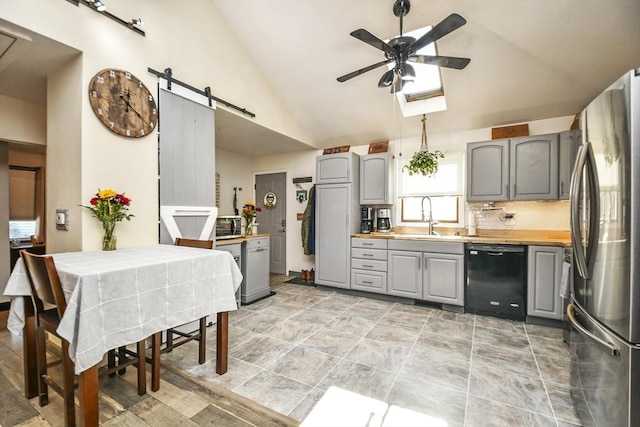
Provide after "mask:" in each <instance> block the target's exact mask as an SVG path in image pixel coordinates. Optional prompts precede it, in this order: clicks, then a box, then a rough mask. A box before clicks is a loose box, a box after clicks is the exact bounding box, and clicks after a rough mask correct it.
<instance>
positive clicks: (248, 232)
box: [244, 219, 253, 236]
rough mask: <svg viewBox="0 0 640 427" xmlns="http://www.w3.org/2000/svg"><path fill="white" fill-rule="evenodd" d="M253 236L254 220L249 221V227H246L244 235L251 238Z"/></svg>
mask: <svg viewBox="0 0 640 427" xmlns="http://www.w3.org/2000/svg"><path fill="white" fill-rule="evenodd" d="M252 234H253V220H252V219H251V220H247V225H246V226H245V227H244V235H245V236H251V235H252Z"/></svg>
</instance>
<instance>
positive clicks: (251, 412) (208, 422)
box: [0, 311, 299, 427]
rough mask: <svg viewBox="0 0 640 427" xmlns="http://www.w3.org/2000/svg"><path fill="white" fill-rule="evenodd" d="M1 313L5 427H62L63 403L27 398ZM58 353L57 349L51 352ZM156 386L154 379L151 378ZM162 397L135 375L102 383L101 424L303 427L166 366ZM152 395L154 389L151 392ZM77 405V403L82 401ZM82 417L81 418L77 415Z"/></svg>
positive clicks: (15, 345)
mask: <svg viewBox="0 0 640 427" xmlns="http://www.w3.org/2000/svg"><path fill="white" fill-rule="evenodd" d="M7 317H8V311H3V312H0V426H4V427H8V426H18V425H19V426H62V425H63V424H64V422H63V418H62V399H61V398H60V397H59V396H58V395H57V394H56V393H55V392H50V393H49V401H50V403H49V404H48V405H47V406H44V407H40V406H39V405H38V398H37V397H36V398H33V399H30V400H28V399H26V398H25V397H24V382H23V374H22V371H23V369H22V338H21V337H17V336H15V335H13V334H11V332H9V331H8V330H7V326H6V323H7ZM49 347H52V346H49ZM147 378H148V381H150V375H148V376H147ZM161 378H162V380H161V386H160V390H158V391H157V392H148V393H147V394H146V395H144V396H138V394H137V389H136V375H135V370H133V369H129V370H128V371H127V374H126V375H124V376H116V377H115V378H104V379H102V380H101V382H100V397H99V399H100V423H101V424H102V425H104V426H176V425H180V426H273V427H287V426H297V425H299V423H298V422H297V421H295V420H293V419H291V418H288V417H286V416H284V415H282V414H279V413H277V412H275V411H273V410H271V409H269V408H266V407H264V406H261V405H258V404H256V403H255V402H252V401H251V400H249V399H247V398H245V397H242V396H240V395H238V394H235V393H233V392H231V391H229V390H227V389H225V388H222V387H219V386H216V385H214V384H210V383H205V382H202V381H199V380H198V379H197V378H196V377H193V376H191V375H190V374H189V373H186V372H184V371H181V370H179V369H175V368H171V367H168V366H163V368H162V370H161ZM148 389H150V388H148ZM76 403H77V401H76ZM76 414H77V412H76Z"/></svg>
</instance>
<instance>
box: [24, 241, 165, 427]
mask: <svg viewBox="0 0 640 427" xmlns="http://www.w3.org/2000/svg"><path fill="white" fill-rule="evenodd" d="M20 256H21V257H22V259H23V261H24V266H25V271H26V274H27V278H28V280H29V285H30V286H31V301H32V302H33V308H34V315H35V320H36V357H37V367H38V395H39V403H40V406H45V405H47V404H48V403H49V387H51V388H52V389H53V390H54V391H56V392H57V393H58V394H60V395H61V396H62V397H63V399H64V420H65V425H66V426H74V425H75V406H74V389H75V388H76V385H75V384H74V363H73V361H72V360H71V358H70V357H69V342H68V341H67V340H66V339H64V338H62V337H61V336H60V335H58V333H57V332H56V330H57V329H58V326H59V324H60V319H62V316H63V315H64V312H65V310H66V308H67V302H66V300H65V298H64V292H63V290H62V286H61V284H60V278H59V276H58V271H57V270H56V266H55V263H54V261H53V258H52V257H51V256H47V255H36V254H32V253H29V252H27V251H26V250H22V251H20ZM45 304H46V306H45ZM50 306H53V307H50ZM48 307H49V308H48ZM47 332H48V333H50V334H53V335H55V336H56V337H58V338H59V339H60V342H61V351H62V355H61V360H60V361H57V362H52V363H49V364H47V337H46V333H47ZM158 337H159V334H156V337H155V338H156V339H157V338H158ZM155 342H156V341H155V339H154V343H155ZM136 345H137V354H136V357H131V355H130V354H125V355H124V356H119V357H118V363H117V366H115V367H113V368H112V369H107V370H105V371H104V372H102V373H101V374H100V376H101V377H103V376H105V375H111V374H112V373H114V372H115V371H116V370H122V369H124V368H125V367H126V366H129V365H135V366H137V368H138V394H140V395H142V394H145V393H146V392H147V382H146V369H145V368H146V358H145V341H144V340H142V341H139V342H138V343H136ZM113 353H114V352H113V350H112V351H110V355H109V357H110V359H111V358H112V357H113V356H112V354H113ZM138 355H142V356H141V357H138ZM125 359H126V360H125ZM152 360H153V361H154V362H152V369H153V370H154V371H155V370H156V369H157V370H158V372H159V357H158V355H157V354H154V356H153V358H152ZM60 363H62V385H60V384H58V383H56V382H54V381H53V380H52V378H51V377H50V376H49V375H48V374H47V368H48V367H50V366H54V365H56V364H60ZM158 383H159V381H158Z"/></svg>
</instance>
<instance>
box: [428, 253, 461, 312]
mask: <svg viewBox="0 0 640 427" xmlns="http://www.w3.org/2000/svg"><path fill="white" fill-rule="evenodd" d="M423 265H424V273H423V287H424V290H423V299H425V300H427V301H433V302H440V303H443V304H449V305H457V306H464V255H453V254H436V253H425V254H424V260H423Z"/></svg>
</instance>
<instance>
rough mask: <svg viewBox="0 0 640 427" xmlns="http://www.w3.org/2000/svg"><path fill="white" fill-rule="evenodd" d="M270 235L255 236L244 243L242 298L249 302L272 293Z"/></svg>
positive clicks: (243, 300) (244, 301)
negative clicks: (270, 283)
mask: <svg viewBox="0 0 640 427" xmlns="http://www.w3.org/2000/svg"><path fill="white" fill-rule="evenodd" d="M270 263H271V260H270V255H269V237H253V238H249V239H247V241H246V242H245V243H243V248H242V275H243V276H244V277H243V278H242V285H240V300H241V301H242V302H243V303H245V304H246V303H249V302H252V301H255V300H257V299H258V298H262V297H265V296H267V295H269V294H270V293H271V288H270V286H269V268H270Z"/></svg>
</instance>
